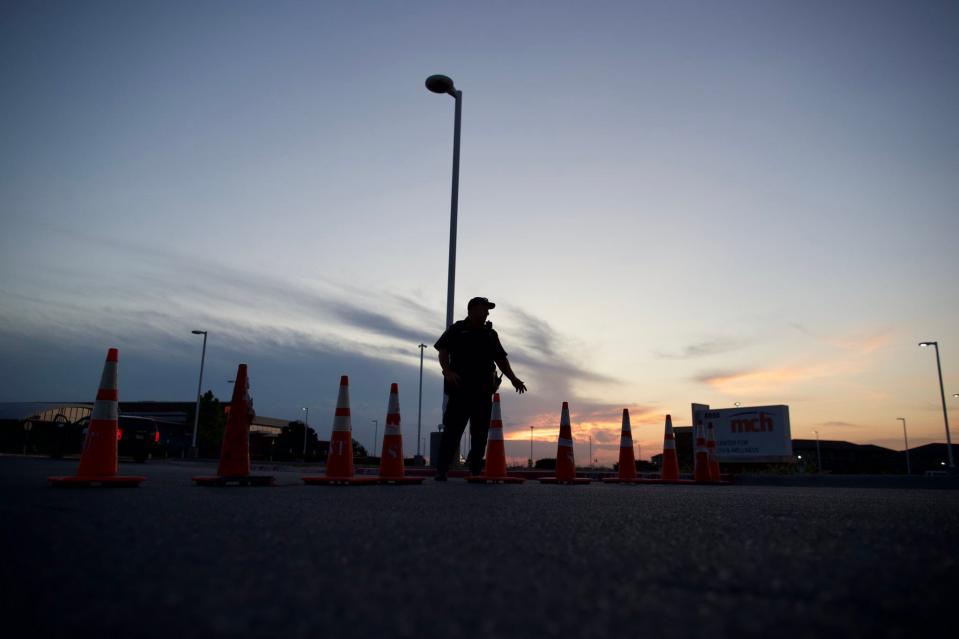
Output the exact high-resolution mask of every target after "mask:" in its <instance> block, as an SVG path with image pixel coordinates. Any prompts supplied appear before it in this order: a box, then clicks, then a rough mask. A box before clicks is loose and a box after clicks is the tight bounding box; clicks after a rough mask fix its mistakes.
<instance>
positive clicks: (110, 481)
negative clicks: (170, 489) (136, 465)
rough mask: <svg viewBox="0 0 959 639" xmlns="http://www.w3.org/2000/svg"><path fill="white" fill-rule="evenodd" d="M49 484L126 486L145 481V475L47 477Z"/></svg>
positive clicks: (66, 486)
mask: <svg viewBox="0 0 959 639" xmlns="http://www.w3.org/2000/svg"><path fill="white" fill-rule="evenodd" d="M47 481H49V482H50V485H51V486H57V487H59V488H86V487H91V486H96V487H101V488H128V487H132V486H139V485H140V484H142V483H143V482H145V481H146V477H138V476H133V475H130V476H124V475H114V476H112V477H47Z"/></svg>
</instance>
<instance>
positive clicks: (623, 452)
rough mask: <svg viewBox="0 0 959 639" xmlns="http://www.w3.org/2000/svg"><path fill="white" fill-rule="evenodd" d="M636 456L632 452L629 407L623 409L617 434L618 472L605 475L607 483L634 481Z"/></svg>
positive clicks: (604, 479) (628, 482)
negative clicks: (620, 427) (621, 420)
mask: <svg viewBox="0 0 959 639" xmlns="http://www.w3.org/2000/svg"><path fill="white" fill-rule="evenodd" d="M636 479H637V478H636V456H635V454H634V453H633V433H632V430H631V429H630V426H629V409H627V408H624V409H623V430H622V432H621V433H620V436H619V474H618V476H616V477H605V478H603V481H604V482H605V483H607V484H630V483H635V482H636Z"/></svg>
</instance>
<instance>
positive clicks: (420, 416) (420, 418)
mask: <svg viewBox="0 0 959 639" xmlns="http://www.w3.org/2000/svg"><path fill="white" fill-rule="evenodd" d="M417 348H419V349H420V411H419V413H417V414H416V456H417V457H420V456H421V453H420V438H421V434H420V424H422V422H423V349H424V348H426V344H420V345H419V346H418V347H417Z"/></svg>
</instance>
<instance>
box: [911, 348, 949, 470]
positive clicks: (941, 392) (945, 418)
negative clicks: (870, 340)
mask: <svg viewBox="0 0 959 639" xmlns="http://www.w3.org/2000/svg"><path fill="white" fill-rule="evenodd" d="M919 345H920V346H932V347H934V348H935V349H936V370H937V371H939V397H940V398H942V420H943V421H944V422H945V423H946V451H947V452H948V453H949V469H950V470H955V468H956V464H955V462H954V461H953V459H952V437H950V435H949V414H948V413H947V412H946V391H945V389H943V387H942V365H941V364H940V363H939V342H919Z"/></svg>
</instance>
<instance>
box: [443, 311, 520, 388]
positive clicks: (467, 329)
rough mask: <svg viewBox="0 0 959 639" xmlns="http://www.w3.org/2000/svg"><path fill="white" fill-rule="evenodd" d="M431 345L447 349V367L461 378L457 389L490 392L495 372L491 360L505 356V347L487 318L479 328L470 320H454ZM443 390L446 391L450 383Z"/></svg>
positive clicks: (494, 366)
mask: <svg viewBox="0 0 959 639" xmlns="http://www.w3.org/2000/svg"><path fill="white" fill-rule="evenodd" d="M434 346H435V347H436V349H437V350H441V351H449V354H450V368H452V369H453V372H454V373H456V374H457V375H459V376H460V378H461V380H462V382H463V384H462V386H463V388H461V389H460V390H475V391H487V390H488V391H489V392H490V393H492V392H493V388H494V386H495V375H496V365H495V364H494V362H495V361H496V360H498V359H501V358H503V357H506V351H505V350H503V345H502V344H500V342H499V335H497V334H496V331H494V330H493V323H492V322H486V324H485V325H484V326H481V327H479V328H476V327H474V326H473V325H472V324H470V322H469V320H460V321H458V322H453V324H452V326H450V327H449V328H448V329H446V332H445V333H443V334H442V335H441V336H440V338H439V339H438V340H436V344H434ZM446 390H447V392H449V391H450V390H451V387H447V388H446Z"/></svg>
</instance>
